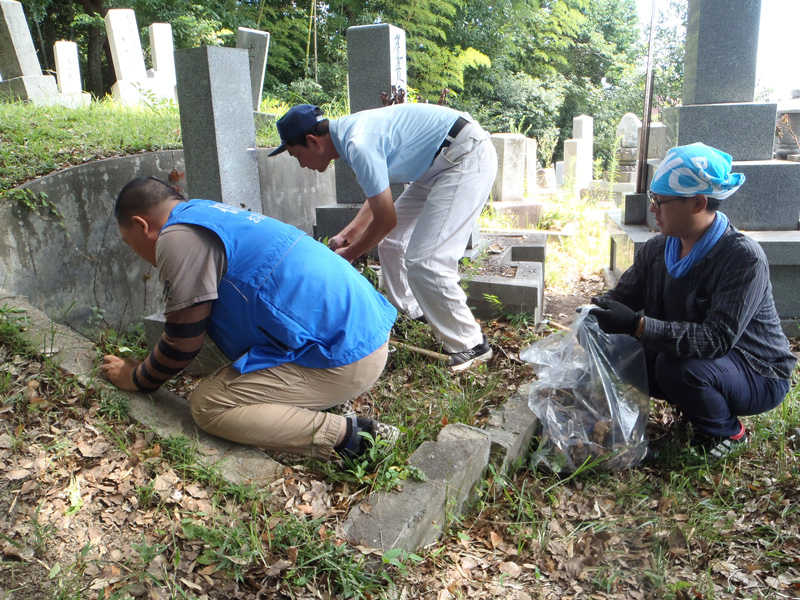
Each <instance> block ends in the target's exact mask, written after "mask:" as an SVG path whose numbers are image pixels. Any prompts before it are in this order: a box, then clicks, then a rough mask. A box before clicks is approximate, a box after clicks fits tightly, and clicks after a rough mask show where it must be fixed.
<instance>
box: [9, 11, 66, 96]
mask: <svg viewBox="0 0 800 600" xmlns="http://www.w3.org/2000/svg"><path fill="white" fill-rule="evenodd" d="M0 77H2V78H3V79H2V81H0V97H3V98H9V99H15V100H26V101H30V102H33V103H34V104H43V105H46V104H52V103H53V98H55V97H56V96H57V95H58V87H57V85H56V80H55V78H54V77H53V76H52V75H43V74H42V67H41V66H40V65H39V59H38V58H37V57H36V49H35V48H34V46H33V39H32V38H31V32H30V30H29V29H28V23H27V21H26V20H25V13H24V11H23V10H22V4H20V3H19V2H15V1H14V0H0Z"/></svg>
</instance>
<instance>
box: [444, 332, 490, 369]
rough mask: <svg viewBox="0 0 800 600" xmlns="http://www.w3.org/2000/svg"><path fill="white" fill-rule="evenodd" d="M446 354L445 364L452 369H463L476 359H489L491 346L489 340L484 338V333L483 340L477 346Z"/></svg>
mask: <svg viewBox="0 0 800 600" xmlns="http://www.w3.org/2000/svg"><path fill="white" fill-rule="evenodd" d="M447 354H449V355H450V360H449V361H448V363H447V366H448V367H450V368H451V369H453V371H463V370H464V369H467V368H469V366H470V365H471V364H472V363H474V362H475V361H476V360H477V361H484V360H489V359H490V358H492V356H493V353H492V347H491V346H489V340H487V339H486V336H485V335H484V336H483V341H482V342H481V343H480V344H478V345H477V346H474V347H472V348H470V349H469V350H464V351H463V352H448V353H447Z"/></svg>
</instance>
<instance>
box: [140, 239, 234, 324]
mask: <svg viewBox="0 0 800 600" xmlns="http://www.w3.org/2000/svg"><path fill="white" fill-rule="evenodd" d="M156 267H157V268H158V279H159V281H160V282H161V285H162V286H163V291H162V299H163V300H164V312H165V313H170V312H173V311H176V310H180V309H181V308H186V307H187V306H192V305H194V304H198V303H200V302H207V301H209V300H216V298H217V288H218V287H219V282H220V280H221V279H222V277H223V275H225V272H226V271H227V268H228V261H227V259H226V257H225V247H224V245H223V244H222V240H220V239H219V238H218V237H217V235H216V234H215V233H214V232H212V231H211V230H209V229H206V228H205V227H199V226H197V225H185V224H178V225H171V226H169V227H166V228H165V229H163V230H162V231H161V233H160V234H159V236H158V240H157V241H156Z"/></svg>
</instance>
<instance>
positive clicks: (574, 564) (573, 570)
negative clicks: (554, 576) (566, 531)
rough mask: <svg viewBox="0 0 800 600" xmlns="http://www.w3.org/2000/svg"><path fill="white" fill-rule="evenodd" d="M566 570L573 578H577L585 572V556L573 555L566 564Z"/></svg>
mask: <svg viewBox="0 0 800 600" xmlns="http://www.w3.org/2000/svg"><path fill="white" fill-rule="evenodd" d="M564 570H565V571H566V572H567V575H569V576H570V577H572V578H573V579H577V578H578V577H580V574H581V573H582V572H583V558H581V557H580V556H573V557H572V558H570V559H569V560H568V561H567V563H566V564H565V565H564Z"/></svg>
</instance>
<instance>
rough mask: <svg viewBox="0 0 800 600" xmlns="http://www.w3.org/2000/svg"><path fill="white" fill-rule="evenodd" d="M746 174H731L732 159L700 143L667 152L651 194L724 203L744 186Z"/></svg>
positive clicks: (678, 147)
mask: <svg viewBox="0 0 800 600" xmlns="http://www.w3.org/2000/svg"><path fill="white" fill-rule="evenodd" d="M744 179H745V177H744V175H743V174H742V173H731V155H730V154H726V153H725V152H722V151H721V150H717V149H716V148H712V147H711V146H706V145H705V144H701V143H699V142H698V143H696V144H689V145H688V146H677V147H675V148H671V149H670V150H669V151H668V152H667V156H666V157H665V158H664V160H663V161H662V162H661V164H660V165H659V166H658V169H657V170H656V173H655V175H654V176H653V182H652V183H651V184H650V190H651V191H652V192H653V193H655V194H658V195H659V196H683V197H692V196H696V195H697V194H704V195H706V196H708V197H709V198H716V199H717V200H724V199H725V198H727V197H728V196H730V195H731V194H733V193H734V192H735V191H736V190H738V189H739V186H740V185H742V184H743V183H744Z"/></svg>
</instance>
